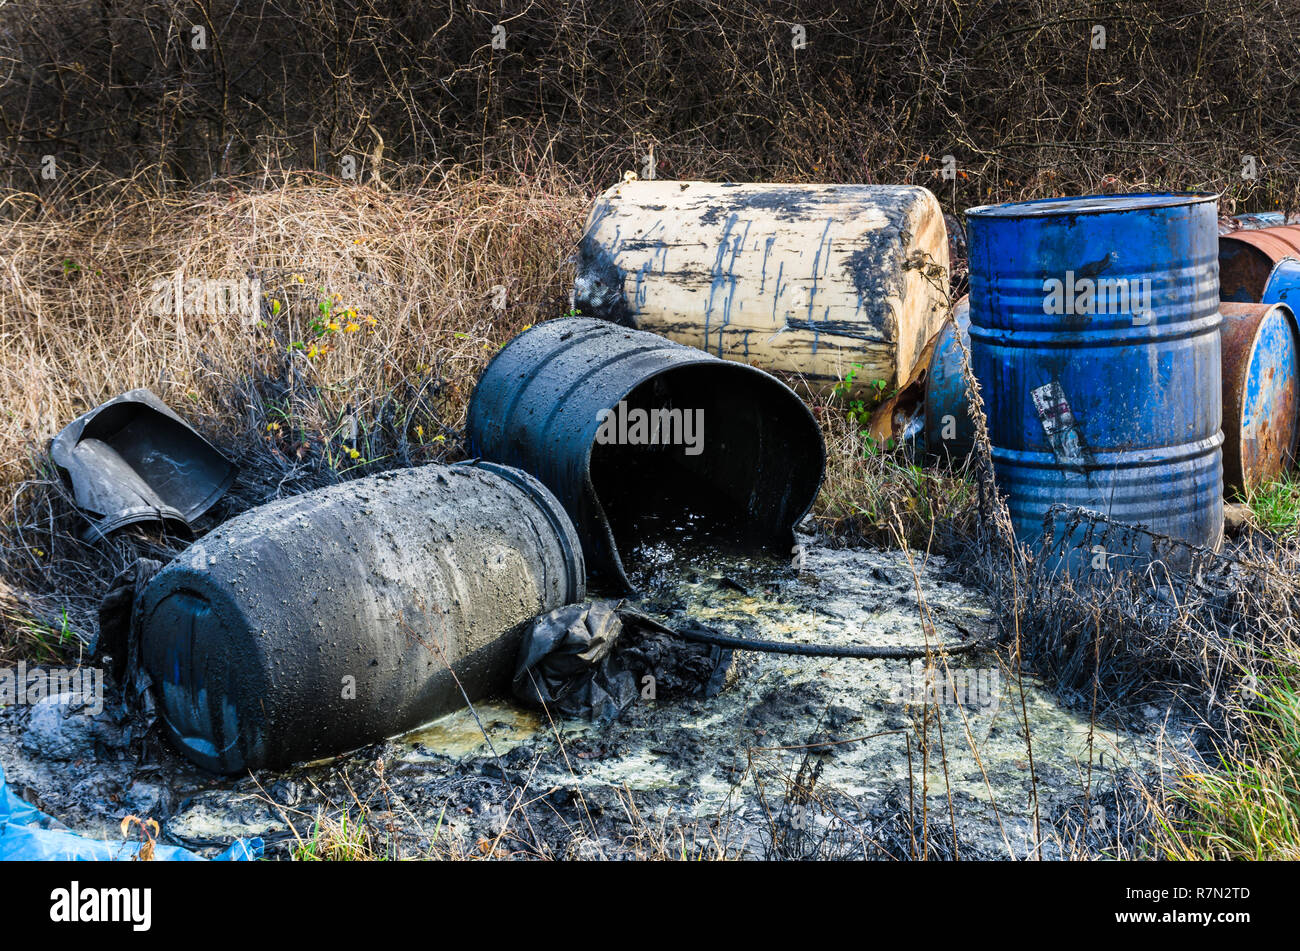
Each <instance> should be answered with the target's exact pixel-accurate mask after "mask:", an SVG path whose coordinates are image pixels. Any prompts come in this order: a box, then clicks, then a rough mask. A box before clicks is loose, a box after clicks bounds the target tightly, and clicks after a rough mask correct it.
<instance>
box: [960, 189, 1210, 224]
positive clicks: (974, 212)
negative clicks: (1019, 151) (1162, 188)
mask: <svg viewBox="0 0 1300 951" xmlns="http://www.w3.org/2000/svg"><path fill="white" fill-rule="evenodd" d="M1220 194H1221V193H1219V192H1134V193H1132V194H1121V195H1077V196H1068V197H1059V196H1058V197H1053V198H1034V199H1032V200H1030V201H1012V202H1002V203H999V204H995V205H977V206H976V207H974V208H967V209H966V212H965V214H966V217H967V218H1011V219H1017V218H1048V217H1054V216H1068V217H1074V216H1077V215H1101V214H1114V213H1117V212H1124V211H1152V210H1156V209H1160V208H1181V207H1184V206H1188V205H1200V204H1204V203H1206V202H1211V201H1213V202H1217V201H1218V200H1219V197H1220ZM1090 203H1092V204H1090Z"/></svg>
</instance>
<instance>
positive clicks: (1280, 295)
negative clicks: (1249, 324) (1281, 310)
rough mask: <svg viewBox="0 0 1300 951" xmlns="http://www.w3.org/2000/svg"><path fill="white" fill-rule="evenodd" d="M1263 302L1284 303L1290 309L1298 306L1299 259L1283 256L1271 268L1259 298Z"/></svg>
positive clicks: (1299, 298)
mask: <svg viewBox="0 0 1300 951" xmlns="http://www.w3.org/2000/svg"><path fill="white" fill-rule="evenodd" d="M1260 303H1263V304H1286V305H1287V306H1288V307H1290V308H1291V309H1292V310H1295V309H1296V308H1300V260H1296V259H1295V258H1283V259H1282V260H1281V261H1278V262H1277V267H1275V268H1273V273H1271V274H1270V275H1269V276H1268V283H1267V284H1265V285H1264V293H1263V296H1262V297H1261V298H1260Z"/></svg>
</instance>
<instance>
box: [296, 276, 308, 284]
mask: <svg viewBox="0 0 1300 951" xmlns="http://www.w3.org/2000/svg"><path fill="white" fill-rule="evenodd" d="M293 279H294V282H295V283H298V284H306V283H307V278H305V277H303V276H302V275H301V274H295V275H294V276H293Z"/></svg>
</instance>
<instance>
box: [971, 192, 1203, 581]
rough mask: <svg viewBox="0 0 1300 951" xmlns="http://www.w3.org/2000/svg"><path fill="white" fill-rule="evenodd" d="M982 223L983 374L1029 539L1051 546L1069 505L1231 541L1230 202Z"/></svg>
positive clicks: (1008, 217)
mask: <svg viewBox="0 0 1300 951" xmlns="http://www.w3.org/2000/svg"><path fill="white" fill-rule="evenodd" d="M967 218H968V236H969V240H970V299H971V326H970V336H971V351H972V352H971V362H972V369H973V371H974V373H975V377H976V379H978V380H979V383H980V386H981V388H982V391H983V395H984V401H985V406H986V410H987V412H988V416H989V420H988V425H989V437H990V441H991V442H992V445H993V463H994V470H995V476H996V479H997V482H998V486H999V488H1000V490H1001V491H1002V492H1003V493H1005V494H1006V496H1007V501H1008V507H1009V508H1010V511H1011V516H1012V521H1013V525H1014V528H1015V532H1016V536H1017V538H1018V539H1020V540H1021V541H1022V542H1026V543H1030V544H1032V543H1034V542H1035V541H1036V540H1038V539H1039V538H1040V537H1041V533H1042V530H1043V527H1044V526H1043V521H1044V517H1045V516H1046V514H1047V512H1048V510H1049V509H1050V508H1051V507H1052V506H1053V505H1054V504H1058V503H1059V504H1063V505H1066V506H1077V507H1081V508H1086V509H1089V510H1092V511H1096V512H1100V513H1101V514H1103V515H1106V516H1109V517H1110V518H1112V519H1115V520H1118V521H1121V522H1125V523H1129V524H1135V525H1141V526H1144V527H1145V528H1147V529H1149V530H1151V531H1153V532H1157V533H1160V534H1164V535H1169V536H1171V537H1173V538H1177V539H1181V540H1183V541H1186V542H1189V543H1191V544H1196V545H1209V546H1214V545H1217V544H1218V543H1219V541H1220V539H1221V537H1222V532H1223V466H1222V459H1221V449H1220V447H1221V445H1222V443H1223V435H1222V433H1221V432H1220V423H1221V417H1222V392H1221V385H1220V341H1219V328H1220V323H1221V318H1220V316H1219V287H1218V227H1217V202H1216V196H1215V195H1211V194H1144V195H1095V196H1089V197H1081V198H1052V199H1042V200H1038V201H1028V202H1019V203H1014V204H1004V205H989V206H983V207H979V208H972V209H970V210H969V211H968V212H967ZM1054 531H1055V533H1056V535H1057V538H1058V542H1059V540H1060V536H1061V534H1063V531H1065V528H1064V526H1063V524H1062V523H1059V522H1058V524H1057V526H1056V529H1055V530H1054ZM1106 554H1107V555H1114V554H1119V555H1121V556H1123V555H1125V554H1132V555H1136V556H1137V557H1138V559H1140V558H1141V553H1140V552H1137V553H1115V552H1108V553H1106ZM1148 554H1149V552H1148ZM1126 563H1128V564H1131V562H1120V564H1126ZM1069 564H1070V567H1071V568H1072V569H1073V567H1074V566H1075V564H1076V561H1075V560H1074V557H1073V556H1071V558H1070V562H1069ZM1116 567H1118V565H1117V566H1116Z"/></svg>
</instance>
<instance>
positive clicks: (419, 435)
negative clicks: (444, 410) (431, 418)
mask: <svg viewBox="0 0 1300 951" xmlns="http://www.w3.org/2000/svg"><path fill="white" fill-rule="evenodd" d="M415 438H416V439H424V427H423V426H419V425H417V426H416V427H415Z"/></svg>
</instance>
